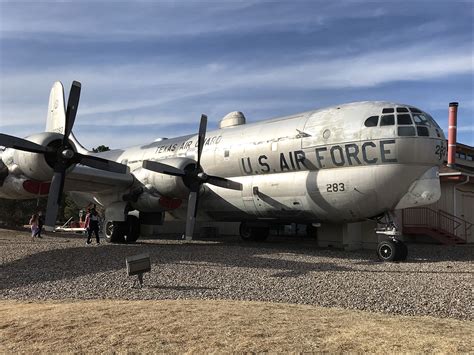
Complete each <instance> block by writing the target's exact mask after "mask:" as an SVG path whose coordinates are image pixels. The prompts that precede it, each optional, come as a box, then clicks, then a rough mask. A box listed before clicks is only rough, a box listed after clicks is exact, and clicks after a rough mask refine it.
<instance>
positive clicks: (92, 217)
mask: <svg viewBox="0 0 474 355" xmlns="http://www.w3.org/2000/svg"><path fill="white" fill-rule="evenodd" d="M85 227H86V228H87V241H86V244H90V243H91V237H92V233H94V234H95V240H96V242H97V244H100V239H99V215H98V214H97V211H96V209H95V208H91V209H90V210H89V211H88V213H87V215H86V225H85Z"/></svg>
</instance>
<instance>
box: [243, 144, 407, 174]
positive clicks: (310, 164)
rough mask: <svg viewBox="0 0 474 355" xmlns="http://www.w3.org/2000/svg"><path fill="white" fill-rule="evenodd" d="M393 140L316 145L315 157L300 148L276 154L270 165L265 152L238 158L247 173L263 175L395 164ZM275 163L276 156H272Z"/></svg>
mask: <svg viewBox="0 0 474 355" xmlns="http://www.w3.org/2000/svg"><path fill="white" fill-rule="evenodd" d="M394 144H395V140H393V139H388V140H381V141H379V142H378V144H377V142H372V141H367V142H364V143H362V144H360V145H358V144H355V143H349V144H345V145H333V146H331V147H317V148H315V150H314V155H313V154H311V155H313V156H314V158H312V159H310V158H309V157H308V156H307V155H309V154H308V153H311V152H308V151H307V152H306V153H305V152H304V151H302V150H296V151H290V152H287V153H279V157H278V159H277V161H278V163H279V164H278V166H277V167H275V166H271V164H270V163H269V157H268V156H267V155H266V154H262V155H260V156H259V157H258V158H257V159H256V161H252V159H251V158H250V157H244V158H241V164H242V169H243V171H244V172H245V174H247V175H251V174H265V173H269V172H271V171H273V172H277V171H278V172H286V171H295V170H312V169H324V168H326V167H327V166H335V167H342V166H356V165H365V164H377V163H396V162H398V160H397V159H396V157H394V155H393V148H394V147H393V145H394ZM273 161H274V164H275V159H273Z"/></svg>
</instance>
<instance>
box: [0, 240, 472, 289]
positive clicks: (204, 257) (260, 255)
mask: <svg viewBox="0 0 474 355" xmlns="http://www.w3.org/2000/svg"><path fill="white" fill-rule="evenodd" d="M58 237H59V238H58V239H56V236H55V237H54V242H53V244H52V245H51V248H54V244H61V245H64V244H65V243H66V242H65V241H63V238H65V237H61V236H58ZM79 237H80V236H79ZM69 238H70V237H69ZM80 238H81V237H80ZM48 242H49V241H48ZM205 242H206V240H205V239H203V240H195V241H194V242H192V243H182V244H181V243H179V244H158V243H157V242H156V240H143V241H141V242H139V243H136V244H130V245H123V244H122V245H120V244H115V245H112V244H105V245H101V246H83V247H77V246H74V247H71V248H59V249H52V250H47V251H41V252H38V253H35V254H32V255H28V256H26V257H24V258H22V259H19V260H15V261H13V262H10V263H6V264H3V265H1V266H0V279H1V280H2V282H1V283H0V290H5V289H10V288H15V287H21V286H23V285H30V284H35V283H41V282H47V281H56V280H67V279H74V278H78V277H81V276H86V275H91V274H95V273H101V272H107V271H109V272H115V271H118V270H123V272H124V274H125V258H126V257H127V256H131V255H135V254H140V253H148V254H150V257H151V261H152V264H153V267H154V268H156V269H157V270H159V266H160V265H164V264H168V265H169V264H171V265H176V267H180V268H181V269H182V268H183V267H186V266H188V267H192V268H204V269H205V268H210V267H216V266H221V267H233V268H236V267H237V268H239V267H241V268H247V269H249V268H250V269H253V268H255V269H258V268H264V269H267V270H275V273H274V274H273V275H272V277H276V278H295V277H298V276H300V275H304V274H306V273H309V272H327V271H331V272H372V273H401V274H402V273H406V274H410V273H416V272H417V270H413V269H411V270H400V269H398V270H394V269H393V268H380V267H379V266H380V265H381V263H380V262H376V261H375V255H374V254H375V253H374V252H373V251H360V252H346V251H340V250H327V249H316V246H315V244H316V243H315V241H314V240H310V241H304V243H303V244H297V243H295V240H294V239H292V240H291V242H292V243H293V244H289V243H290V242H289V241H288V238H285V239H283V238H281V239H277V240H274V241H269V242H266V243H242V242H240V241H238V240H237V239H235V238H223V239H221V240H220V241H219V242H211V243H209V240H207V243H205ZM71 244H75V245H77V242H71ZM19 247H20V246H19ZM417 247H418V246H417ZM413 249H414V250H413V257H415V260H409V261H408V262H407V263H432V262H437V261H442V260H446V256H445V257H444V258H443V255H442V249H440V251H439V252H435V253H433V252H432V253H431V254H430V255H423V259H421V258H420V259H416V258H418V257H420V253H423V252H425V253H426V248H422V247H418V248H413ZM435 249H436V248H435ZM436 250H437V249H436ZM446 250H448V249H446ZM450 250H453V249H450ZM458 251H459V250H458ZM470 251H472V249H466V250H464V253H461V257H460V260H462V261H466V260H471V257H470V256H469V255H470ZM450 254H456V253H450ZM298 255H304V256H305V257H313V258H315V261H314V262H308V261H307V260H305V261H298V260H295V257H296V258H298ZM449 256H450V257H449V259H448V260H450V261H454V260H455V259H453V255H449ZM290 258H291V259H292V260H289V259H290ZM317 258H333V259H334V258H335V259H350V261H351V262H350V263H349V264H348V265H345V266H342V265H338V264H337V263H334V262H324V261H318V259H317ZM370 259H372V260H370ZM351 265H367V266H374V268H373V269H363V270H361V269H360V268H357V269H353V268H352V267H351ZM419 272H420V273H469V272H459V271H456V270H455V269H453V271H450V270H449V269H444V270H436V271H433V272H430V271H419ZM156 288H160V286H156Z"/></svg>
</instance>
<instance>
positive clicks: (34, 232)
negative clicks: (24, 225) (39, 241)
mask: <svg viewBox="0 0 474 355" xmlns="http://www.w3.org/2000/svg"><path fill="white" fill-rule="evenodd" d="M30 226H31V237H32V238H33V239H34V238H35V237H37V236H38V231H39V227H38V215H37V214H36V213H35V214H33V215H32V216H31V218H30ZM39 238H41V237H39Z"/></svg>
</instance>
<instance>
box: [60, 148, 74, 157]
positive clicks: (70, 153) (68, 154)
mask: <svg viewBox="0 0 474 355" xmlns="http://www.w3.org/2000/svg"><path fill="white" fill-rule="evenodd" d="M61 155H62V157H63V158H64V159H72V157H73V156H74V151H73V150H72V149H70V148H69V149H64V150H63V151H62V152H61Z"/></svg>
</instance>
